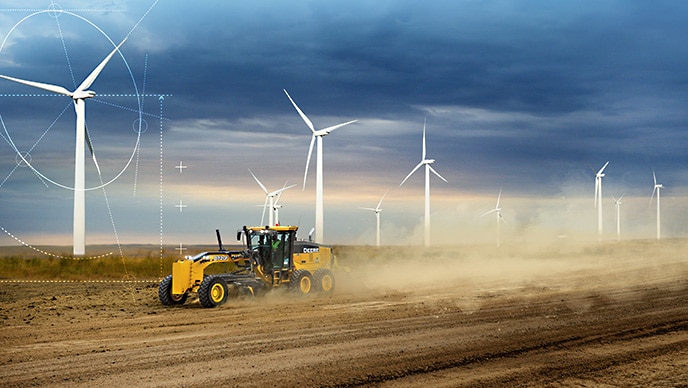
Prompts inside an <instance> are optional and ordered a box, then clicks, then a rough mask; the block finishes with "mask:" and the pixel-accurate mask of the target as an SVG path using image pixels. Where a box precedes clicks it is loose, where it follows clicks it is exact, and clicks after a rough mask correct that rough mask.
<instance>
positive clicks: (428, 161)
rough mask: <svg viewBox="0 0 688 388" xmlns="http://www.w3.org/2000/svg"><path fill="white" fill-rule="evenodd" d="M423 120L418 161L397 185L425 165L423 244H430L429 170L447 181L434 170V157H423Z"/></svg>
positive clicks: (424, 148)
mask: <svg viewBox="0 0 688 388" xmlns="http://www.w3.org/2000/svg"><path fill="white" fill-rule="evenodd" d="M425 150H426V147H425V120H423V154H422V156H421V159H420V163H418V164H417V165H416V167H414V168H413V170H411V172H410V173H409V174H408V175H407V176H406V178H404V180H403V181H401V184H399V187H401V186H402V185H403V184H404V182H406V180H407V179H408V178H409V177H410V176H411V175H413V173H414V172H416V170H418V169H419V168H420V167H421V166H425V220H424V221H425V246H426V247H427V246H430V172H431V171H432V173H433V174H435V175H437V176H438V177H439V178H440V179H442V180H443V181H445V182H446V181H447V180H446V179H444V177H442V175H440V174H439V173H438V172H437V171H435V169H434V168H432V166H430V165H431V164H433V163H435V159H426V158H425V153H426V152H425Z"/></svg>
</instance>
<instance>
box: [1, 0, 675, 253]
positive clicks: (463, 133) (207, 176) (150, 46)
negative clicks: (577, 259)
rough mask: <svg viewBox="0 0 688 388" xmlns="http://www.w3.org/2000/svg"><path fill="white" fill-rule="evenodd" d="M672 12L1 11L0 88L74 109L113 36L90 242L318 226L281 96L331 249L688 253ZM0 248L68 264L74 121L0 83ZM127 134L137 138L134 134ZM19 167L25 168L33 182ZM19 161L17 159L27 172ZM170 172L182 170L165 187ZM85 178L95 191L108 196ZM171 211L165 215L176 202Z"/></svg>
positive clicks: (298, 6) (655, 7)
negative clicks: (378, 214)
mask: <svg viewBox="0 0 688 388" xmlns="http://www.w3.org/2000/svg"><path fill="white" fill-rule="evenodd" d="M687 19H688V3H685V4H684V3H683V2H677V1H653V2H647V1H638V0H624V1H608V0H603V1H576V2H552V1H545V0H528V1H526V0H523V1H521V0H516V1H503V0H502V1H498V0H493V1H491V0H458V1H436V0H428V1H424V2H417V1H384V0H382V1H375V2H370V1H359V0H349V1H328V2H324V1H293V2H283V1H276V0H265V1H260V0H259V1H250V2H249V1H210V0H207V1H202V2H195V3H194V4H193V5H191V4H190V3H189V2H184V1H174V0H159V1H155V0H149V1H126V0H119V1H118V0H115V1H112V0H111V1H76V0H74V1H68V0H65V1H60V2H53V3H51V2H50V0H42V1H25V2H24V3H23V4H22V6H21V8H17V6H16V2H11V1H2V0H0V39H2V47H1V48H0V74H3V75H7V76H12V77H17V78H23V79H29V80H32V81H38V82H44V83H52V84H59V85H62V86H64V87H66V88H67V89H70V90H71V89H74V88H75V87H76V86H77V85H79V84H80V83H81V81H82V80H83V79H84V78H85V77H86V76H87V75H88V74H89V73H90V72H91V71H92V70H93V68H95V66H97V64H98V63H100V61H101V60H102V59H103V58H104V57H105V56H106V55H107V54H108V53H109V52H110V51H112V49H113V47H114V45H116V44H118V43H119V42H121V41H122V40H123V39H124V38H125V37H127V40H126V42H125V43H124V45H123V46H122V48H121V50H120V53H121V55H116V56H115V57H114V58H113V59H112V60H111V61H110V62H109V63H108V64H107V66H106V67H105V69H104V70H103V71H102V73H101V74H100V76H99V77H98V79H97V80H96V81H95V83H94V84H93V85H92V87H91V89H92V90H94V91H96V93H97V95H96V97H94V98H92V99H89V100H87V102H86V116H87V118H86V122H87V127H88V130H89V134H90V136H91V139H92V143H93V147H94V150H95V153H96V156H97V161H98V165H99V168H100V170H101V174H100V175H99V174H98V170H97V169H96V167H95V163H93V161H92V160H91V158H90V153H88V151H87V163H86V174H87V183H86V186H87V188H88V189H89V190H88V191H87V193H86V201H87V203H86V243H87V244H114V243H118V244H129V243H147V244H154V245H155V244H169V245H179V244H183V245H188V244H213V243H214V241H215V233H214V230H215V229H220V230H221V231H223V233H224V234H225V235H228V236H230V237H227V238H226V239H229V240H233V238H231V236H233V235H234V232H235V231H236V230H237V229H239V228H241V226H243V225H257V224H259V223H260V218H261V214H262V208H261V205H262V204H263V203H264V198H265V197H264V193H263V192H262V190H261V188H260V187H259V186H258V184H257V183H256V182H255V181H254V180H253V178H252V176H251V174H250V173H249V169H251V171H252V172H253V173H254V174H255V175H256V176H257V177H258V178H259V179H260V180H261V182H262V183H263V184H264V185H265V186H266V187H267V188H268V189H269V190H276V189H279V188H281V187H283V186H284V185H285V184H289V185H291V184H296V187H294V188H292V189H289V190H286V191H285V192H284V195H283V196H282V197H281V199H280V203H281V204H282V205H283V208H282V209H281V210H280V221H281V223H282V224H294V225H298V226H299V227H300V231H301V233H300V237H303V238H305V237H306V235H307V232H308V231H309V230H310V229H311V228H312V227H313V226H314V210H315V209H314V207H315V206H314V202H315V152H314V153H313V158H312V161H311V163H310V168H309V171H308V178H307V181H306V184H305V187H304V172H305V171H304V170H305V166H306V157H307V153H308V147H309V143H310V130H309V129H308V127H307V126H306V125H305V124H304V122H303V121H302V120H301V118H300V117H299V115H298V113H297V112H296V110H294V108H293V106H292V105H291V103H290V101H289V100H288V98H287V97H286V95H285V93H284V92H283V89H286V90H287V91H288V92H289V94H290V95H291V97H292V98H293V99H294V101H295V102H296V103H297V104H298V105H299V107H300V108H301V109H302V110H303V111H304V113H305V114H306V115H308V117H309V118H310V119H311V121H312V122H313V123H314V124H315V126H316V128H324V127H327V126H331V125H335V124H338V123H342V122H345V121H349V120H358V121H357V122H356V123H355V124H352V125H348V126H346V127H342V128H340V129H337V130H336V131H334V132H333V133H331V134H330V135H328V136H326V137H325V138H324V174H325V176H324V203H325V205H324V206H325V230H324V237H325V242H326V243H330V244H373V243H374V242H375V215H374V213H372V212H370V211H366V210H363V209H361V208H362V207H375V205H376V204H377V203H378V202H379V200H380V198H382V196H383V195H385V198H384V201H383V203H382V206H381V207H382V209H383V212H382V243H383V244H402V245H403V244H422V241H423V234H424V231H423V198H424V177H423V172H422V170H421V171H418V172H416V173H415V174H414V175H413V176H412V177H411V178H409V180H408V181H407V182H406V183H404V185H403V186H401V187H399V184H400V183H401V181H402V180H403V179H404V177H405V176H406V175H407V174H408V173H409V172H410V171H411V170H412V169H413V167H415V166H416V164H417V163H418V162H419V161H420V159H421V148H422V134H423V122H424V120H426V122H427V124H426V131H427V132H426V142H427V156H428V158H432V159H435V160H436V161H435V163H434V164H433V168H434V169H435V170H437V172H439V173H440V174H441V175H442V176H443V177H444V178H446V179H447V182H446V183H445V182H443V181H441V180H440V179H438V178H437V177H434V176H433V177H432V178H431V198H432V199H431V224H432V229H431V233H432V239H431V240H432V242H433V244H456V243H491V242H494V241H495V238H496V229H497V228H496V225H495V218H494V217H493V216H494V214H492V215H490V216H485V217H481V215H482V214H483V213H485V212H486V211H488V210H490V209H492V208H494V207H495V205H496V199H497V195H498V193H499V192H500V190H502V196H501V201H500V205H501V207H502V214H503V216H504V220H505V221H506V224H503V225H502V226H501V237H500V238H501V239H502V242H503V243H507V244H508V243H512V244H517V243H519V244H520V243H523V242H527V241H535V240H545V241H553V242H554V241H561V240H566V239H574V238H576V239H583V240H590V241H594V240H596V239H597V237H598V236H597V211H596V210H595V208H594V203H593V193H594V182H595V179H594V171H596V170H598V169H599V168H600V167H602V165H604V163H606V162H607V161H609V162H610V163H609V166H608V167H607V169H606V170H605V173H606V176H605V177H604V178H603V196H604V198H603V204H602V208H603V213H604V216H603V217H604V232H603V238H604V239H605V240H614V239H616V218H615V217H616V215H615V207H614V202H613V200H612V196H615V197H617V198H618V197H619V196H621V195H623V200H622V205H621V208H620V209H621V236H622V238H654V236H655V230H656V204H655V202H651V200H650V197H651V194H652V192H653V177H652V173H653V171H655V172H656V176H657V179H658V181H659V183H661V184H663V185H664V189H662V191H661V209H662V210H661V211H662V215H661V216H662V218H661V220H662V226H661V227H662V236H663V237H685V236H686V235H688V224H687V223H686V222H685V219H686V216H688V201H686V196H687V195H688V156H687V155H686V152H685V148H686V147H685V146H686V145H688V135H687V132H686V128H687V127H688V114H687V113H686V109H685V105H686V101H688V89H687V87H686V86H688V70H686V69H688V46H687V45H686V44H685V43H684V41H685V36H687V35H688V25H687V24H686V23H685V20H687ZM0 116H1V117H2V123H3V127H2V128H0V133H1V134H2V138H0V227H2V233H1V234H0V245H17V244H21V243H23V244H26V245H30V246H41V245H51V244H57V245H66V246H68V245H71V230H72V197H73V191H72V190H71V187H73V174H74V168H73V164H74V162H73V158H74V125H75V124H74V122H75V113H74V109H73V107H72V102H71V100H70V99H69V98H67V97H57V96H51V95H49V93H43V92H42V91H41V90H38V89H34V88H31V87H28V86H26V85H20V84H15V83H13V82H10V81H8V80H4V79H0ZM140 118H142V119H143V120H140ZM17 151H19V152H21V153H22V155H25V159H26V160H28V161H29V162H30V164H31V167H33V169H32V168H31V167H29V166H26V163H25V162H24V161H23V160H22V159H21V158H19V157H18V155H17ZM27 155H28V156H27ZM180 164H181V166H184V167H182V168H175V167H176V166H179V165H180ZM101 180H102V181H101ZM180 201H181V202H180Z"/></svg>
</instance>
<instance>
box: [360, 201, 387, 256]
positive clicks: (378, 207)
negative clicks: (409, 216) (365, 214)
mask: <svg viewBox="0 0 688 388" xmlns="http://www.w3.org/2000/svg"><path fill="white" fill-rule="evenodd" d="M385 195H387V193H385V194H383V195H382V198H380V202H378V203H377V206H375V208H372V207H362V208H361V209H363V210H370V211H373V212H375V218H376V220H377V228H376V229H375V230H376V237H375V245H376V246H378V247H379V246H380V213H381V212H382V208H380V206H381V205H382V200H384V199H385Z"/></svg>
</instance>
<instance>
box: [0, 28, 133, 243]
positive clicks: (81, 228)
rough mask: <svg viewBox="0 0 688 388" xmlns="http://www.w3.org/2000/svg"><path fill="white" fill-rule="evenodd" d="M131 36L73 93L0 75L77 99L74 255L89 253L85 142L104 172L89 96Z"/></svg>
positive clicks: (75, 100)
mask: <svg viewBox="0 0 688 388" xmlns="http://www.w3.org/2000/svg"><path fill="white" fill-rule="evenodd" d="M126 40H127V39H126V38H124V40H122V42H121V43H120V44H119V45H117V47H115V49H114V50H112V52H110V54H109V55H108V56H107V57H105V59H103V61H102V62H100V64H99V65H98V66H97V67H96V68H95V69H94V70H93V71H92V72H91V74H89V75H88V77H86V79H84V81H83V82H82V83H81V85H79V87H77V88H76V90H74V91H73V92H70V91H69V90H67V89H65V88H64V87H62V86H58V85H51V84H45V83H41V82H34V81H27V80H23V79H19V78H13V77H8V76H5V75H0V78H4V79H7V80H10V81H14V82H18V83H20V84H24V85H28V86H32V87H35V88H39V89H43V90H47V91H49V92H53V93H57V94H62V95H65V96H68V97H71V98H72V100H74V110H75V111H76V147H75V148H76V151H75V156H74V225H73V226H74V230H73V239H74V250H73V252H74V255H75V256H83V255H84V254H85V253H86V245H85V244H86V243H85V234H86V205H85V186H86V167H85V164H86V163H85V149H84V143H86V144H88V147H89V149H90V150H91V155H92V157H93V162H94V164H95V166H96V169H97V170H98V173H100V167H98V162H97V161H96V155H95V153H94V152H93V146H92V144H91V139H90V138H89V136H88V131H87V130H86V99H89V98H92V97H94V96H95V95H96V92H94V91H93V90H88V88H90V87H91V85H92V84H93V82H94V81H95V80H96V78H98V75H100V72H101V71H103V69H104V68H105V65H107V63H108V62H109V61H110V59H111V58H112V56H113V55H115V53H116V52H117V51H119V48H120V47H121V46H122V45H123V44H124V42H125V41H126Z"/></svg>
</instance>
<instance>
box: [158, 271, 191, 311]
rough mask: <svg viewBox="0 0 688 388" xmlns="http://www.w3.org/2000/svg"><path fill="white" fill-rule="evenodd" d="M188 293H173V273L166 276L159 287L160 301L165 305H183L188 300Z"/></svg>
mask: <svg viewBox="0 0 688 388" xmlns="http://www.w3.org/2000/svg"><path fill="white" fill-rule="evenodd" d="M187 296H188V293H186V292H185V293H183V294H181V295H179V294H173V293H172V275H168V276H166V277H165V278H164V279H162V281H161V282H160V287H158V298H160V302H161V303H162V304H164V305H165V306H173V305H181V304H184V302H186V298H187Z"/></svg>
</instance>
